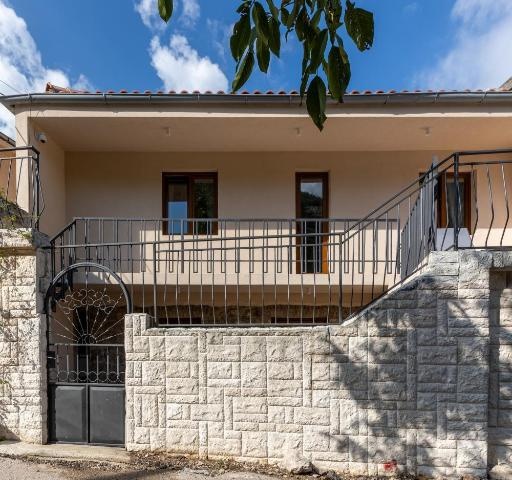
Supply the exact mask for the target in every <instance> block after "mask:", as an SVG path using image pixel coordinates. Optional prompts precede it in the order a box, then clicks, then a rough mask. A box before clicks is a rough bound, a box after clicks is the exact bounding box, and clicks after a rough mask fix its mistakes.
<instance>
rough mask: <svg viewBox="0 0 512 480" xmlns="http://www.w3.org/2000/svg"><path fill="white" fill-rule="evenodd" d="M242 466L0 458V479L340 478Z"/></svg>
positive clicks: (155, 459) (146, 460)
mask: <svg viewBox="0 0 512 480" xmlns="http://www.w3.org/2000/svg"><path fill="white" fill-rule="evenodd" d="M249 468H252V469H253V470H255V471H248V470H244V469H242V467H241V466H240V465H238V464H233V463H229V462H206V463H205V462H201V461H193V460H186V459H179V458H178V459H176V458H172V459H163V458H159V457H155V456H147V457H144V456H138V457H134V459H133V462H132V463H130V464H119V463H111V462H89V461H77V460H73V461H70V460H61V459H54V458H42V457H0V478H1V479H2V480H68V479H73V480H96V479H101V480H132V479H139V480H146V479H147V480H206V479H215V480H298V479H300V480H312V479H317V480H324V479H325V480H341V478H342V477H338V476H336V475H334V474H327V475H318V474H312V475H293V474H289V473H286V472H284V471H279V470H278V469H273V468H271V467H258V466H253V467H249Z"/></svg>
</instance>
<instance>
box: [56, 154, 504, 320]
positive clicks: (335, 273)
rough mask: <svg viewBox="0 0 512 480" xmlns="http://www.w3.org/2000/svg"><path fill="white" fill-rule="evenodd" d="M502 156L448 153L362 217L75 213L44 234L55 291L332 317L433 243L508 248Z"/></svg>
mask: <svg viewBox="0 0 512 480" xmlns="http://www.w3.org/2000/svg"><path fill="white" fill-rule="evenodd" d="M508 153H510V152H508V151H493V152H465V153H458V154H454V155H452V156H450V157H448V158H447V159H445V160H444V161H443V162H440V163H439V164H437V165H434V166H432V167H431V169H429V170H428V171H427V172H426V173H424V174H423V175H421V176H419V178H418V179H415V180H414V181H413V182H412V183H411V184H409V185H408V186H407V187H406V188H404V189H403V190H401V191H400V192H398V193H397V194H396V195H395V196H394V197H392V198H391V199H390V200H389V201H387V202H385V203H383V204H382V205H381V206H379V207H378V208H376V209H375V210H373V211H372V212H370V214H369V215H368V216H367V217H365V218H363V219H349V218H346V219H343V218H341V219H332V218H318V219H301V218H287V219H270V218H263V219H226V218H215V219H193V218H186V219H179V220H176V219H152V220H150V219H142V218H139V219H129V218H125V219H122V218H77V219H75V220H73V221H72V222H71V223H70V224H69V225H68V226H67V227H66V228H65V229H64V230H62V231H61V232H60V233H59V234H58V235H57V236H55V238H54V239H53V240H52V242H51V251H52V270H53V276H54V277H55V276H58V275H59V272H61V273H60V277H59V282H60V284H59V283H56V284H55V288H56V290H58V289H61V290H62V291H64V290H66V289H69V288H70V286H72V287H73V288H83V289H84V291H86V290H87V289H90V288H93V287H94V288H96V289H97V290H98V291H101V292H103V293H104V294H105V295H107V294H108V295H109V296H110V297H111V298H118V297H119V298H120V299H121V300H122V296H119V285H121V286H122V289H124V290H125V295H124V298H125V300H124V303H125V304H123V301H120V302H114V303H113V304H112V305H111V306H110V307H108V308H110V309H114V308H127V309H128V310H129V311H132V310H133V311H135V312H147V313H149V314H150V315H151V316H152V317H153V318H154V319H155V321H157V322H158V323H159V324H161V325H168V326H177V325H187V326H191V325H198V326H199V325H226V326H228V325H249V326H250V325H252V326H257V325H263V324H267V325H268V324H275V325H292V324H293V325H317V324H338V323H340V322H342V321H343V320H345V319H347V318H349V317H351V316H352V315H354V314H355V313H357V312H358V311H359V310H361V308H363V307H365V306H367V305H369V304H370V303H372V302H373V301H375V300H377V299H378V298H380V297H381V296H382V295H383V294H384V293H385V292H387V291H388V290H389V289H391V288H393V287H394V286H396V285H398V284H400V283H401V282H402V281H403V280H404V279H406V278H408V277H410V276H411V275H412V274H414V272H416V271H417V270H418V269H419V268H421V266H422V264H423V262H424V261H425V259H426V258H427V256H428V254H429V253H430V252H431V251H433V250H447V249H462V248H501V249H509V248H510V247H511V246H512V229H511V228H510V225H509V223H510V222H509V219H510V213H509V212H510V207H509V192H510V187H511V185H510V183H511V180H512V160H508V159H507V158H506V156H507V154H508ZM476 157H478V158H476ZM481 157H484V158H481ZM115 291H116V292H117V293H114V292H115ZM98 295H99V296H100V297H101V295H100V294H98ZM106 308H107V307H106Z"/></svg>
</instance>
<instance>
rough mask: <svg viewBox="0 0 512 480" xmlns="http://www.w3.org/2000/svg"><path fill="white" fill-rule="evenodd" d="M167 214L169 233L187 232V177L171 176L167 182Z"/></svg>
mask: <svg viewBox="0 0 512 480" xmlns="http://www.w3.org/2000/svg"><path fill="white" fill-rule="evenodd" d="M168 189H169V192H168V199H169V203H168V205H167V215H168V218H169V234H171V235H176V234H180V233H187V230H188V228H187V227H188V225H187V222H183V221H182V220H184V219H187V218H188V216H189V215H188V179H187V177H172V178H171V179H170V180H169V184H168Z"/></svg>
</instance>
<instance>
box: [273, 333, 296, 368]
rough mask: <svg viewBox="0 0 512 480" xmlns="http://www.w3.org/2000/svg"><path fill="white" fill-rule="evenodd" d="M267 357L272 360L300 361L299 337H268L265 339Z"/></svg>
mask: <svg viewBox="0 0 512 480" xmlns="http://www.w3.org/2000/svg"><path fill="white" fill-rule="evenodd" d="M267 359H268V361H269V362H273V361H278V362H279V361H281V362H284V361H288V362H293V361H301V360H302V338H301V337H278V336H276V337H269V338H268V339H267Z"/></svg>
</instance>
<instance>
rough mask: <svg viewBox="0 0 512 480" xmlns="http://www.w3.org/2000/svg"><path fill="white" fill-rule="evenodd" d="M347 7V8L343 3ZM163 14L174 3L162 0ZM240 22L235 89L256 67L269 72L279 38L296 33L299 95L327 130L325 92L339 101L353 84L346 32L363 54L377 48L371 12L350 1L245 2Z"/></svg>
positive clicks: (234, 41)
mask: <svg viewBox="0 0 512 480" xmlns="http://www.w3.org/2000/svg"><path fill="white" fill-rule="evenodd" d="M343 3H344V5H343ZM158 9H159V13H160V16H161V17H162V19H163V20H164V21H165V22H168V21H169V20H170V19H171V17H172V12H173V0H158ZM236 12H237V14H238V16H239V18H238V21H237V22H236V23H235V25H234V26H233V32H232V35H231V39H230V48H231V55H232V56H233V58H234V60H235V62H236V72H235V76H234V79H233V83H232V86H231V87H232V90H233V91H234V92H236V91H237V90H239V89H240V88H242V87H243V85H244V84H245V83H246V82H247V80H249V78H250V76H251V74H252V72H253V70H254V66H255V65H256V64H257V65H258V68H259V69H260V70H261V71H262V72H264V73H266V72H267V71H268V68H269V65H270V60H271V57H272V56H274V57H279V55H280V53H281V39H282V37H283V33H284V39H285V40H287V39H288V37H289V35H291V34H293V35H295V36H296V37H297V40H298V41H299V42H300V44H301V45H302V49H303V55H302V68H301V82H300V95H301V98H302V99H303V98H304V95H306V107H307V110H308V113H309V115H310V117H311V119H312V120H313V122H314V123H315V125H316V126H317V127H318V129H319V130H322V129H323V126H324V123H325V120H326V118H327V117H326V115H325V109H326V100H327V94H328V93H327V92H329V94H330V96H331V97H332V98H333V99H334V100H336V101H338V102H342V101H343V94H344V93H345V91H346V89H347V86H348V84H349V82H350V77H351V70H350V61H349V57H348V55H347V52H346V50H345V46H344V43H343V38H342V35H343V30H344V31H345V32H346V34H347V35H348V37H349V38H350V39H351V40H352V41H353V42H354V44H355V45H356V46H357V48H358V49H359V50H360V51H361V52H363V51H365V50H368V49H369V48H371V47H372V45H373V38H374V22H373V14H372V13H371V12H369V11H367V10H364V9H362V8H359V7H357V6H356V4H355V2H351V1H350V0H346V1H345V2H343V0H281V3H280V4H279V3H278V2H277V4H276V1H275V0H261V1H258V0H242V2H241V3H240V5H239V6H238V8H237V10H236Z"/></svg>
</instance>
